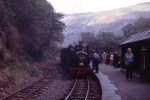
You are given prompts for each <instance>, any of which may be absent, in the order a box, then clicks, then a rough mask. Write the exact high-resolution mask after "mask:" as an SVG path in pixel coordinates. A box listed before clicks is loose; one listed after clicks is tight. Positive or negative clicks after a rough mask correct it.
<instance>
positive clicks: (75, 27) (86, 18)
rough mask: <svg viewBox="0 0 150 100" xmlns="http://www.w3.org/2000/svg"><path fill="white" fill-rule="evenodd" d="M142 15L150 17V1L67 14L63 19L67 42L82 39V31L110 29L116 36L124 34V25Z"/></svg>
mask: <svg viewBox="0 0 150 100" xmlns="http://www.w3.org/2000/svg"><path fill="white" fill-rule="evenodd" d="M140 17H145V18H148V17H150V3H142V4H138V5H134V6H130V7H125V8H120V9H114V10H111V11H103V12H96V13H81V14H72V15H66V16H65V17H64V19H63V21H64V22H65V24H66V26H67V27H66V30H65V31H64V34H65V38H66V39H65V42H64V44H67V43H68V41H69V42H73V41H76V40H79V39H80V33H81V32H87V31H89V32H94V33H96V32H98V31H110V32H114V34H115V35H116V36H122V35H123V32H122V30H121V29H122V27H123V26H125V25H127V24H128V23H133V22H134V21H135V20H137V19H138V18H140Z"/></svg>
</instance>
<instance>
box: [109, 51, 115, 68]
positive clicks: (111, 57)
mask: <svg viewBox="0 0 150 100" xmlns="http://www.w3.org/2000/svg"><path fill="white" fill-rule="evenodd" d="M109 59H110V60H109V64H110V65H113V61H114V54H113V53H111V54H110V58H109Z"/></svg>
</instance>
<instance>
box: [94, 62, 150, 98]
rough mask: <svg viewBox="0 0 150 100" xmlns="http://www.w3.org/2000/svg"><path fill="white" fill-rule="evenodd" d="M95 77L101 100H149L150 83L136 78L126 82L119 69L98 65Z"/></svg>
mask: <svg viewBox="0 0 150 100" xmlns="http://www.w3.org/2000/svg"><path fill="white" fill-rule="evenodd" d="M96 76H97V77H98V78H99V80H100V83H101V86H102V100H150V94H149V93H150V83H145V82H142V81H140V79H138V78H137V77H133V80H127V79H126V78H125V73H124V72H122V71H121V69H120V68H114V67H113V66H109V65H105V64H100V66H99V73H97V74H96Z"/></svg>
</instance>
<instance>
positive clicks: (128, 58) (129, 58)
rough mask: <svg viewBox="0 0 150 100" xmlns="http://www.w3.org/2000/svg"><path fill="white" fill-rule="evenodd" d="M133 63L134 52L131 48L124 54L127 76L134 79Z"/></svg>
mask: <svg viewBox="0 0 150 100" xmlns="http://www.w3.org/2000/svg"><path fill="white" fill-rule="evenodd" d="M133 63H134V54H133V52H132V49H131V48H128V49H127V52H126V53H125V55H124V64H125V68H126V78H127V79H132V77H133Z"/></svg>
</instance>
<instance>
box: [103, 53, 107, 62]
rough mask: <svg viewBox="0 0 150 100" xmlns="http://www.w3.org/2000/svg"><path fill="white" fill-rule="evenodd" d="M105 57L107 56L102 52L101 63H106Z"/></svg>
mask: <svg viewBox="0 0 150 100" xmlns="http://www.w3.org/2000/svg"><path fill="white" fill-rule="evenodd" d="M106 56H107V54H106V52H103V53H102V62H103V63H105V62H106Z"/></svg>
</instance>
